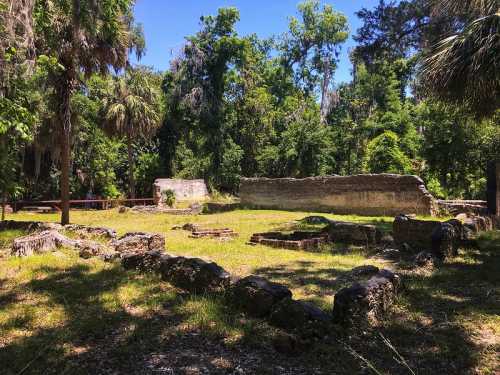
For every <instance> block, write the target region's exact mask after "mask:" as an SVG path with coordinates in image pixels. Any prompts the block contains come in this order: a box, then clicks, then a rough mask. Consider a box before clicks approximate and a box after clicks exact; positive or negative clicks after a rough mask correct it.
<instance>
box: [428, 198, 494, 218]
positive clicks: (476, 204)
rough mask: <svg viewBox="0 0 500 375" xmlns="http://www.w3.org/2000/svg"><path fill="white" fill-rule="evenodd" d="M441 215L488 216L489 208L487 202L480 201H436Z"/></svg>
mask: <svg viewBox="0 0 500 375" xmlns="http://www.w3.org/2000/svg"><path fill="white" fill-rule="evenodd" d="M436 203H437V206H438V208H439V211H440V213H441V214H446V215H458V214H462V213H463V214H472V215H488V206H487V202H486V201H479V200H440V199H438V200H436Z"/></svg>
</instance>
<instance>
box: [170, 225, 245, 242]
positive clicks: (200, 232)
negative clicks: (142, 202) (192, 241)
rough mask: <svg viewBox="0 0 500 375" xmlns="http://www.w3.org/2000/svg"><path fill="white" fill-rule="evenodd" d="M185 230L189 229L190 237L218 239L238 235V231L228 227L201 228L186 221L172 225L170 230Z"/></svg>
mask: <svg viewBox="0 0 500 375" xmlns="http://www.w3.org/2000/svg"><path fill="white" fill-rule="evenodd" d="M178 229H182V230H187V231H190V232H191V234H190V235H189V237H190V238H204V237H210V238H220V239H230V238H232V237H238V233H236V232H235V231H234V230H232V229H230V228H220V229H217V228H215V229H207V228H203V227H202V226H201V225H199V224H193V223H186V224H184V225H182V226H181V225H175V226H173V227H172V230H178Z"/></svg>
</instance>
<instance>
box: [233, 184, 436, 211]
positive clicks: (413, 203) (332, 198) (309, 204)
mask: <svg viewBox="0 0 500 375" xmlns="http://www.w3.org/2000/svg"><path fill="white" fill-rule="evenodd" d="M240 198H241V204H242V205H243V206H250V207H256V208H270V209H285V210H305V211H318V212H333V213H336V214H356V215H386V216H387V215H391V216H394V215H397V214H400V213H411V214H417V215H426V216H430V215H433V214H435V213H436V206H435V203H434V199H433V197H432V195H431V194H430V193H429V192H428V191H427V189H426V188H425V186H424V183H423V181H422V180H421V179H420V178H419V177H417V176H409V175H405V176H402V175H396V174H361V175H354V176H326V177H308V178H303V179H295V178H274V179H270V178H242V179H241V183H240Z"/></svg>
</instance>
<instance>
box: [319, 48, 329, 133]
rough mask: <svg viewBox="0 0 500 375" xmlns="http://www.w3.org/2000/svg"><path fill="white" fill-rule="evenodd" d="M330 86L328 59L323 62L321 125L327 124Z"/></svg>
mask: <svg viewBox="0 0 500 375" xmlns="http://www.w3.org/2000/svg"><path fill="white" fill-rule="evenodd" d="M329 86H330V62H329V61H328V59H327V58H325V60H324V61H323V82H322V86H321V104H320V115H321V123H322V124H324V123H325V122H326V116H327V115H328V110H329V106H330V103H329V98H328V88H329Z"/></svg>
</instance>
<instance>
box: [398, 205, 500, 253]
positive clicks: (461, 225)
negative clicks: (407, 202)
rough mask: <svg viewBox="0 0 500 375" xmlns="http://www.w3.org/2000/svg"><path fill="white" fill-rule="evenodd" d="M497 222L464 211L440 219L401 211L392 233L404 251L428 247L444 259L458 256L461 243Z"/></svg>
mask: <svg viewBox="0 0 500 375" xmlns="http://www.w3.org/2000/svg"><path fill="white" fill-rule="evenodd" d="M495 225H496V224H495V220H494V218H492V217H489V216H475V215H466V214H461V215H458V216H457V218H455V219H451V220H448V221H444V222H440V221H435V220H418V219H415V218H413V217H410V216H406V215H399V216H397V217H396V218H395V219H394V223H393V236H394V241H395V243H396V245H397V246H399V247H400V248H401V249H403V250H405V251H411V252H414V253H418V252H421V251H428V252H430V253H431V254H432V255H433V256H435V257H436V258H438V259H445V258H448V257H452V256H455V255H456V254H457V252H458V248H459V247H460V246H468V245H472V244H473V243H474V241H475V239H476V236H477V234H478V233H479V232H482V231H486V230H492V229H493V228H494V227H495Z"/></svg>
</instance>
